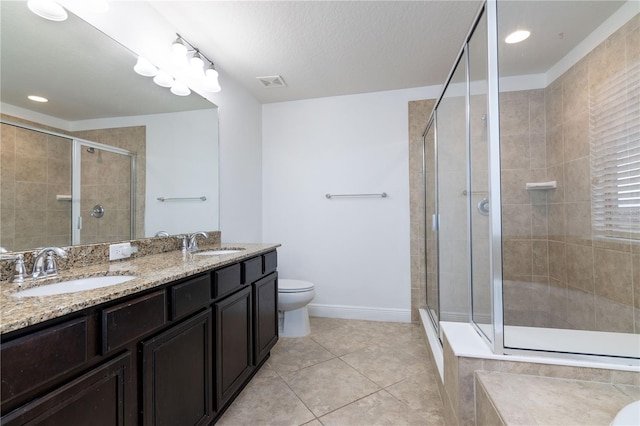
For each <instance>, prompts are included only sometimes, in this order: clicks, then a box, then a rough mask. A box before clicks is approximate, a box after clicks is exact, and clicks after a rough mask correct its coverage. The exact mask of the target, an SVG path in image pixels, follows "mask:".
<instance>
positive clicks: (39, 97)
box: [27, 95, 49, 102]
mask: <svg viewBox="0 0 640 426" xmlns="http://www.w3.org/2000/svg"><path fill="white" fill-rule="evenodd" d="M27 98H28V99H30V100H32V101H34V102H49V99H47V98H43V97H42V96H36V95H29V96H27Z"/></svg>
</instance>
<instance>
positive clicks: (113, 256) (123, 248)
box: [109, 243, 131, 260]
mask: <svg viewBox="0 0 640 426" xmlns="http://www.w3.org/2000/svg"><path fill="white" fill-rule="evenodd" d="M127 257H131V243H121V244H111V245H110V246H109V260H118V259H126V258H127Z"/></svg>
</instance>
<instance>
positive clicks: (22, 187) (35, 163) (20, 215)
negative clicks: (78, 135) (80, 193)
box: [0, 124, 71, 251]
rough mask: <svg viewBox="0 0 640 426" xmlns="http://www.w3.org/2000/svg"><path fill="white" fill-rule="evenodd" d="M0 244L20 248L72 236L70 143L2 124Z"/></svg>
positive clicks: (65, 242)
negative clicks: (57, 196) (61, 198)
mask: <svg viewBox="0 0 640 426" xmlns="http://www.w3.org/2000/svg"><path fill="white" fill-rule="evenodd" d="M0 135H1V137H2V139H1V142H0V158H1V160H0V161H1V163H0V168H1V172H0V246H1V247H4V248H5V249H7V250H10V251H18V250H23V249H28V248H33V247H39V246H42V245H58V246H59V245H68V244H69V243H70V241H71V202H70V201H61V200H58V199H57V198H56V195H71V143H70V142H69V140H68V139H64V138H59V137H56V136H50V135H46V134H44V133H37V132H32V131H30V130H25V129H21V128H17V127H14V126H10V125H6V124H1V125H0Z"/></svg>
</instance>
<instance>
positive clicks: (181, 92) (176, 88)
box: [170, 80, 191, 96]
mask: <svg viewBox="0 0 640 426" xmlns="http://www.w3.org/2000/svg"><path fill="white" fill-rule="evenodd" d="M170 90H171V93H173V94H174V95H177V96H189V95H190V94H191V90H189V88H188V87H187V85H186V84H184V83H182V82H181V81H178V80H176V81H175V82H174V83H173V86H171V89H170Z"/></svg>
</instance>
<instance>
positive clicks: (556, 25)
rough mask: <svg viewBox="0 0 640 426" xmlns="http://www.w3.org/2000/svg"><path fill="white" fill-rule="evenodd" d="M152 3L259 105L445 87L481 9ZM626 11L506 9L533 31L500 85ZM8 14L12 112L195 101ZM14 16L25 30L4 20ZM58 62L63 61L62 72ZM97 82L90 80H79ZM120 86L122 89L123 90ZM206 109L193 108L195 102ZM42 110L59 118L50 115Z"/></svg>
mask: <svg viewBox="0 0 640 426" xmlns="http://www.w3.org/2000/svg"><path fill="white" fill-rule="evenodd" d="M112 1H113V0H112ZM143 3H144V4H146V5H147V6H149V7H150V8H151V9H148V8H147V9H145V10H147V12H148V11H149V10H151V11H154V12H157V14H159V15H160V19H161V20H164V21H165V23H166V25H163V28H162V29H163V31H164V32H166V33H167V34H166V36H167V38H168V39H171V40H172V39H173V37H175V35H174V33H180V34H181V35H182V36H184V37H185V38H186V39H187V40H188V41H189V42H190V43H192V44H194V45H196V46H198V48H200V50H201V51H202V52H203V53H204V54H205V55H206V56H207V57H208V58H210V59H212V60H213V61H214V62H215V63H216V67H217V68H218V69H220V70H222V71H224V73H225V74H226V75H228V76H230V77H232V78H233V79H234V80H236V81H237V82H238V83H239V84H240V85H241V86H243V87H245V88H246V89H247V91H249V92H250V93H251V94H252V95H253V96H254V97H255V98H256V99H257V100H258V101H259V102H261V103H270V102H282V101H292V100H300V99H311V98H319V97H327V96H339V95H350V94H357V93H369V92H379V91H385V90H396V89H404V88H413V87H424V86H433V85H441V84H443V83H444V82H445V80H446V77H447V75H448V73H449V70H450V68H451V66H452V64H453V62H454V60H455V58H456V55H457V54H458V53H459V50H460V46H461V45H462V42H463V40H464V39H465V37H466V35H467V32H468V29H469V27H470V25H471V23H472V21H473V19H474V17H475V15H476V14H477V12H478V8H479V7H480V4H481V2H480V1H479V0H466V1H453V0H447V1H435V0H431V1H357V0H352V1H214V0H211V1H186V0H183V1H176V0H173V1H168V0H164V1H161V0H148V1H146V2H143ZM623 3H624V2H622V1H613V0H606V1H539V0H533V1H500V2H499V3H498V4H499V17H500V27H499V33H500V37H501V38H503V37H504V35H505V34H506V33H507V32H508V31H511V30H513V29H516V28H519V27H526V28H528V29H530V30H531V32H532V36H531V37H530V38H529V39H528V40H526V41H525V42H523V43H521V44H519V45H512V46H505V45H502V46H501V50H500V53H501V56H500V72H501V76H506V75H520V74H535V73H543V72H546V71H547V70H549V68H550V67H552V66H553V65H554V64H556V63H557V62H558V61H559V60H560V59H561V58H563V57H564V56H565V55H566V54H567V52H569V51H570V50H571V49H572V48H573V47H575V45H576V44H577V43H579V42H580V41H581V40H582V39H583V38H584V37H585V36H587V35H588V34H590V33H591V32H592V31H593V30H594V28H596V27H597V26H598V25H599V24H600V23H601V22H602V21H604V20H605V19H606V18H607V17H608V16H610V15H611V14H612V13H613V12H615V10H617V9H618V8H619V7H620V6H621V5H622V4H623ZM0 4H1V5H2V10H3V13H2V14H0V18H1V19H2V22H1V26H0V30H1V31H2V37H1V40H0V41H1V43H2V46H1V48H2V49H1V52H2V61H1V62H0V65H1V66H2V69H1V74H0V77H1V80H2V88H1V93H2V102H6V103H10V104H14V105H18V106H20V102H24V101H23V100H22V99H24V96H23V92H25V91H26V90H28V89H29V88H30V87H35V86H36V85H39V84H42V83H43V82H48V83H54V84H53V85H51V86H50V87H48V90H51V91H53V92H55V91H58V93H59V96H58V97H59V98H61V99H63V100H64V101H65V105H64V108H63V109H62V110H63V111H64V114H62V115H60V117H61V118H63V119H66V120H79V119H87V118H100V117H115V116H124V115H136V114H150V113H156V112H170V111H171V110H172V109H173V110H179V109H180V108H182V107H177V106H176V104H177V103H178V102H181V103H183V102H185V101H187V100H186V99H185V100H182V99H178V98H177V97H175V96H173V95H171V94H170V93H169V92H168V91H167V90H164V89H161V90H157V91H156V92H153V90H155V89H156V88H157V87H156V86H155V85H154V84H153V83H152V82H151V80H150V79H148V78H146V77H141V76H138V75H137V74H135V73H133V72H132V71H131V66H132V64H133V63H134V60H135V55H134V54H133V53H132V52H130V51H128V50H127V49H124V48H123V47H122V46H118V45H117V44H116V45H115V46H110V45H109V43H108V42H109V41H110V40H109V39H108V37H105V35H104V34H102V33H99V32H98V31H94V33H98V34H99V36H100V37H101V40H97V41H96V43H98V44H97V45H93V47H91V46H92V45H90V42H91V43H93V42H94V40H93V38H94V36H93V35H88V34H87V33H85V32H84V31H83V32H80V30H77V29H71V27H72V26H73V27H74V28H75V27H76V26H77V25H76V24H80V26H82V27H88V28H89V29H92V28H91V27H90V26H89V25H88V24H86V23H84V22H83V21H82V20H81V19H79V18H77V17H76V16H74V15H73V14H70V17H69V20H68V21H65V22H62V23H58V22H50V21H45V20H43V19H41V18H39V17H36V16H35V15H33V14H30V13H29V12H28V10H27V9H26V6H25V2H24V1H21V2H13V1H0ZM136 4H141V3H140V2H129V1H125V0H121V1H119V2H118V3H117V6H118V7H119V8H120V9H122V7H126V8H127V9H126V10H127V11H130V13H129V14H128V15H133V16H127V19H128V20H130V21H127V22H121V21H118V22H117V24H118V25H119V27H118V28H120V29H121V30H122V31H127V26H128V25H130V22H135V23H141V22H142V23H144V22H145V17H144V15H140V16H138V15H136V11H137V10H139V8H137V6H136ZM17 5H19V6H20V8H21V9H20V10H18V6H17ZM9 6H12V7H9ZM112 6H114V8H115V6H116V4H115V3H114V4H113V5H112ZM10 9H11V10H14V12H15V13H18V14H19V16H20V19H19V20H17V19H16V18H14V17H13V15H10V14H9V13H6V12H5V11H6V10H10ZM106 18H107V19H108V16H106ZM83 24H84V25H83ZM141 25H143V24H141ZM30 30H33V31H30ZM147 32H149V31H147ZM164 32H163V33H164ZM560 33H562V37H560V36H559V34H560ZM103 38H107V40H106V41H105V40H103ZM15 40H20V42H19V43H15V42H14V41H15ZM43 41H44V42H43ZM164 44H170V41H166V43H164V42H163V43H162V46H164ZM83 46H86V49H85V50H81V48H82V47H83ZM113 49H122V50H123V51H124V54H118V56H120V57H121V58H122V59H123V62H121V63H120V62H116V61H115V59H114V57H115V55H116V53H115V52H112V50H113ZM65 51H69V52H71V54H70V56H69V55H67V53H64V52H65ZM87 51H89V52H90V53H89V54H87V53H79V52H87ZM9 53H15V54H18V53H21V54H22V55H21V56H20V58H21V59H20V60H6V56H5V55H6V54H9ZM87 55H88V58H89V61H87V60H86V58H87ZM56 58H58V59H59V58H65V59H64V60H63V61H58V62H56ZM82 63H88V64H90V66H91V68H90V71H84V70H82V69H81V67H80V66H81V65H82ZM87 75H89V76H90V77H91V78H90V79H89V80H87V81H85V80H81V78H82V77H83V76H87ZM271 75H281V76H282V78H283V79H284V81H285V82H286V84H287V86H286V87H279V88H265V87H264V85H263V84H262V83H261V82H260V81H259V80H258V79H257V77H263V76H271ZM114 76H118V78H117V79H116V78H115V77H114ZM117 82H122V83H123V84H122V85H121V86H116V83H117ZM67 87H74V88H76V89H77V90H74V91H73V92H72V91H70V90H68V89H67ZM150 87H153V88H154V89H150ZM223 90H224V87H223ZM143 98H147V99H148V102H146V103H147V106H146V107H141V106H140V104H141V100H142V99H143ZM196 98H197V97H196V96H191V97H189V99H188V102H187V103H189V102H190V101H193V100H196ZM199 100H200V101H202V99H199ZM209 106H210V105H209ZM24 107H25V108H27V107H28V106H24ZM200 107H202V106H198V108H200ZM37 108H40V109H41V110H40V111H39V112H42V113H44V114H50V115H52V116H55V114H54V113H52V112H49V111H48V110H47V109H46V108H47V106H38V107H37ZM189 108H191V107H190V106H188V105H187V106H186V109H189ZM194 108H195V107H194ZM32 109H33V108H32Z"/></svg>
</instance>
